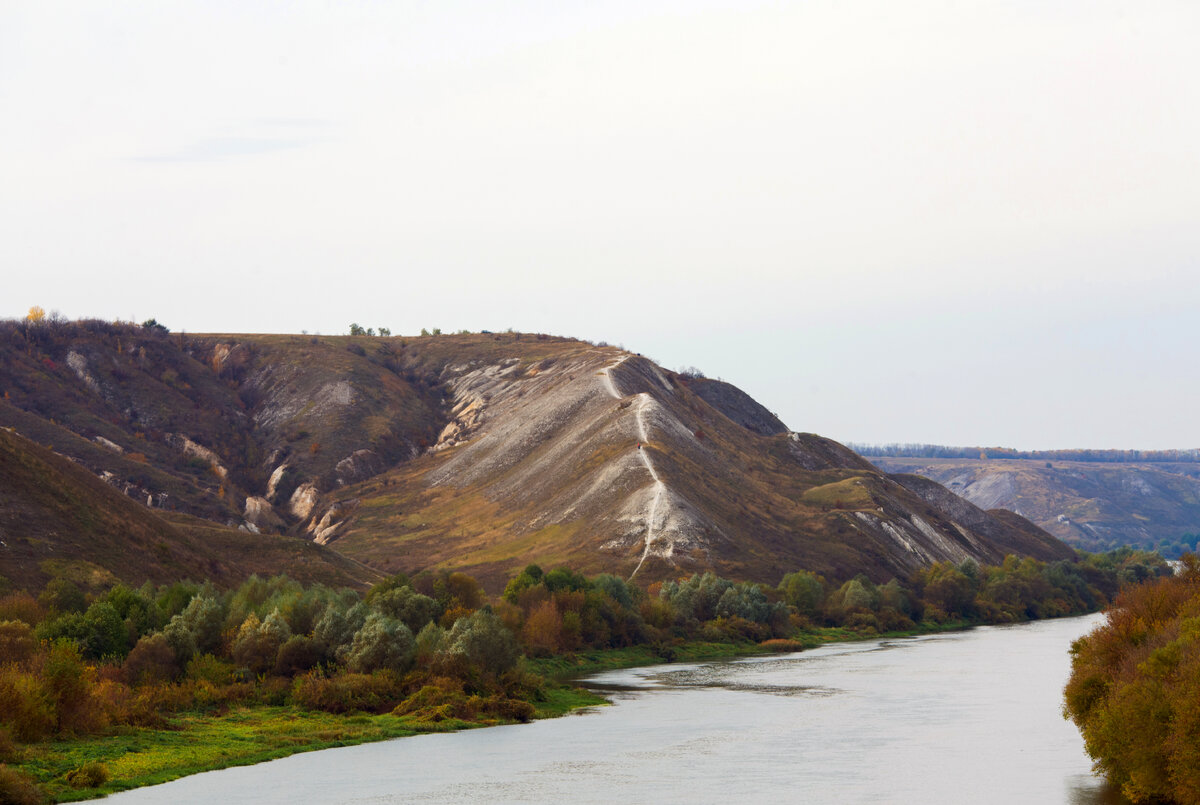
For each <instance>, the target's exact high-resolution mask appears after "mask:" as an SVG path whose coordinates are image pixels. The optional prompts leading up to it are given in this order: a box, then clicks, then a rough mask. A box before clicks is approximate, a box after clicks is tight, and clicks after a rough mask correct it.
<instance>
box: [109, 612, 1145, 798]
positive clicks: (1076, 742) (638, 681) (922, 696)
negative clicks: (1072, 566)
mask: <svg viewBox="0 0 1200 805" xmlns="http://www.w3.org/2000/svg"><path fill="white" fill-rule="evenodd" d="M1099 618H1100V616H1098V615H1093V616H1089V617H1085V618H1066V619H1060V620H1053V621H1041V622H1037V623H1030V624H1022V625H1017V626H1000V627H982V628H978V629H973V630H970V631H966V632H958V633H952V634H942V635H932V636H924V637H915V638H904V639H881V640H873V641H867V642H861V643H842V644H836V645H830V646H825V647H822V648H818V649H814V650H811V651H806V652H802V653H799V654H789V655H784V656H781V657H771V658H753V659H746V660H737V661H722V662H716V663H704V664H696V665H663V666H655V667H651V668H638V669H632V670H628V671H618V672H611V673H605V674H601V675H599V676H595V677H591V682H592V683H594V684H595V685H597V686H601V687H603V688H605V689H606V690H608V691H610V695H612V697H613V705H612V706H611V707H601V708H595V709H593V710H591V711H588V712H586V713H583V714H577V715H572V716H568V717H565V718H559V719H551V720H548V721H539V722H536V723H534V724H525V725H514V726H505V727H492V728H489V729H479V730H468V731H465V732H459V733H453V734H444V735H425V736H420V737H415V738H402V739H399V740H394V741H387V742H383V743H375V744H364V745H360V746H353V747H345V748H340V749H329V750H324V751H320V752H310V753H306V754H301V755H293V756H292V757H289V758H284V759H282V760H276V761H272V762H270V763H264V764H260V765H257V766H246V767H240V768H236V769H226V770H223V771H217V772H209V773H206V774H199V775H195V776H192V777H187V778H184V779H182V780H177V781H175V782H173V783H167V784H165V785H161V786H154V787H152V788H144V789H139V790H136V791H130V792H126V793H123V794H118V795H114V796H112V797H110V798H109V801H112V802H117V803H135V802H172V803H202V804H203V805H214V804H220V805H225V804H227V803H242V802H246V803H249V802H253V803H281V804H282V803H288V804H289V805H291V803H298V802H322V803H380V804H382V803H408V802H486V803H497V802H522V803H523V802H544V803H549V802H556V803H557V802H614V801H619V802H629V803H635V802H655V803H663V802H680V803H682V802H722V803H724V802H738V801H757V802H797V801H799V802H813V803H955V805H957V803H964V802H970V803H1046V804H1047V805H1053V804H1054V803H1071V805H1102V804H1103V805H1109V804H1110V803H1121V802H1123V801H1124V800H1123V799H1122V798H1121V797H1119V796H1118V795H1117V794H1115V793H1114V792H1112V791H1111V790H1109V789H1108V787H1107V786H1105V785H1104V783H1103V782H1102V781H1101V780H1100V779H1098V778H1097V777H1095V776H1094V775H1093V774H1092V773H1091V764H1090V761H1089V760H1088V758H1087V756H1086V755H1085V754H1084V751H1083V742H1082V740H1081V739H1080V737H1079V734H1078V732H1077V731H1076V729H1075V726H1074V725H1073V724H1072V723H1070V722H1068V721H1065V720H1064V719H1063V718H1062V716H1061V700H1062V688H1063V685H1064V684H1065V683H1066V680H1067V676H1068V673H1069V658H1068V655H1067V649H1068V647H1069V646H1070V643H1071V641H1072V640H1074V639H1075V638H1076V637H1078V636H1080V635H1082V634H1084V633H1086V632H1087V631H1089V630H1090V629H1091V628H1093V627H1094V626H1095V625H1096V624H1097V623H1098V621H1099Z"/></svg>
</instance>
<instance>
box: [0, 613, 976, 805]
mask: <svg viewBox="0 0 1200 805" xmlns="http://www.w3.org/2000/svg"><path fill="white" fill-rule="evenodd" d="M972 625H973V624H969V623H966V622H954V623H950V624H937V625H934V624H929V625H927V626H926V627H924V628H919V629H915V630H910V631H906V632H894V633H888V634H886V635H878V634H875V633H873V632H856V631H854V630H851V629H846V628H841V627H823V628H816V629H810V630H806V631H804V632H801V633H798V634H796V635H795V636H794V637H793V638H790V639H787V640H774V641H766V643H716V642H704V641H685V642H681V643H678V644H672V645H669V646H657V647H653V646H631V647H627V648H619V649H604V650H597V651H583V652H577V653H573V654H568V655H557V656H552V657H544V658H536V659H527V660H525V663H526V667H527V670H528V671H530V672H531V673H535V674H537V675H539V676H542V677H543V678H545V679H546V680H547V682H546V684H545V685H544V686H543V687H542V688H541V689H540V691H539V693H538V694H537V696H536V697H535V698H534V699H533V701H532V702H531V703H532V704H533V706H534V708H535V709H534V713H533V718H534V719H544V718H554V717H558V716H562V715H565V714H567V713H570V712H572V711H575V710H579V709H582V708H587V707H595V706H602V705H605V704H607V703H608V702H607V700H606V699H605V698H603V697H601V696H599V695H597V694H595V693H592V692H591V691H588V690H586V689H584V688H581V687H578V686H576V685H573V684H571V682H570V681H571V680H575V679H578V678H580V677H582V676H586V675H588V674H593V673H598V672H601V671H609V670H617V669H622V668H634V667H641V666H648V665H659V664H662V663H668V662H680V663H690V662H707V661H712V660H720V659H735V658H738V657H748V656H754V655H765V654H771V653H778V652H781V651H799V650H804V649H809V648H814V647H816V646H821V645H826V644H830V643H836V642H851V641H858V640H866V639H872V638H878V637H881V636H884V637H905V636H912V635H915V634H928V633H932V632H940V631H951V630H958V629H963V628H970V627H971V626H972ZM506 723H514V722H512V721H511V720H507V719H501V718H477V719H474V720H466V719H459V718H447V719H444V720H440V721H431V720H428V719H424V718H421V717H419V716H414V715H394V714H391V713H384V714H379V715H374V714H367V713H354V714H347V715H337V714H332V713H327V712H323V711H320V710H307V709H304V708H301V707H297V706H295V705H276V706H270V705H251V706H238V707H232V708H229V709H228V710H225V711H218V712H211V713H183V714H179V715H177V716H174V717H171V718H168V719H166V723H165V725H164V726H163V727H162V728H158V729H150V728H132V727H127V728H122V729H120V730H118V731H116V732H114V734H111V735H103V736H84V737H79V738H75V739H69V740H56V741H46V742H42V743H36V744H30V745H27V746H24V747H23V748H22V750H21V753H20V759H19V762H18V763H17V764H14V765H16V766H17V767H18V768H19V769H20V770H21V771H23V772H25V773H27V774H29V775H31V776H32V777H33V778H34V780H35V781H36V782H37V783H38V785H39V786H41V787H42V789H43V791H44V792H45V794H46V795H47V796H48V797H50V798H51V800H52V801H54V802H74V801H80V800H86V799H92V798H94V797H98V796H103V795H105V794H111V793H115V792H117V791H125V790H129V789H133V788H141V787H143V786H149V785H157V784H159V783H164V782H167V781H170V780H175V779H178V778H180V777H186V776H188V775H192V774H199V773H201V772H206V771H214V770H217V769H224V768H230V767H233V766H246V765H252V764H255V763H263V762H265V761H269V760H275V759H278V758H282V757H287V756H289V755H293V754H297V753H300V752H311V751H315V750H320V749H330V748H334V747H340V746H352V745H356V744H362V743H371V742H375V741H384V740H389V739H392V738H404V737H410V736H413V735H422V734H430V733H441V732H453V731H457V730H464V729H474V728H478V727H488V726H496V725H499V724H506ZM89 766H91V767H93V768H96V767H103V769H104V770H105V772H106V773H107V779H106V780H105V781H104V782H103V783H101V784H100V785H98V786H96V787H89V788H75V787H72V786H71V785H70V783H69V782H68V777H69V775H71V773H72V772H73V771H75V770H78V769H83V768H87V767H89Z"/></svg>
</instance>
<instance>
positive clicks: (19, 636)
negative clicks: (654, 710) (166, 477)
mask: <svg viewBox="0 0 1200 805" xmlns="http://www.w3.org/2000/svg"><path fill="white" fill-rule="evenodd" d="M1167 572H1169V570H1168V568H1167V566H1166V565H1165V563H1163V562H1162V560H1161V559H1160V558H1159V557H1157V556H1156V555H1153V554H1144V553H1140V552H1136V551H1130V550H1128V549H1124V550H1122V551H1117V552H1112V553H1109V554H1103V555H1101V554H1094V555H1089V556H1086V557H1085V558H1083V559H1082V560H1081V561H1078V562H1052V563H1044V562H1039V561H1037V560H1034V559H1018V558H1016V557H1008V558H1007V559H1006V560H1005V561H1004V562H1003V563H1002V564H1001V565H998V566H980V565H977V564H975V563H974V562H971V561H968V562H964V563H961V564H957V565H956V564H952V563H949V562H942V563H939V564H936V565H933V566H932V567H929V568H925V569H922V570H920V571H918V572H917V573H915V574H913V575H912V576H911V577H909V578H906V579H903V580H901V579H891V580H889V581H888V582H887V583H886V584H876V583H874V582H872V581H871V580H870V579H869V578H867V577H866V576H862V575H860V576H856V577H854V578H852V579H848V580H845V581H842V582H833V581H830V580H827V579H825V578H823V577H821V576H820V575H817V574H814V573H810V572H807V571H797V572H793V573H789V574H787V575H786V576H784V577H783V579H782V580H781V581H780V583H779V584H778V585H775V586H770V585H765V584H754V583H749V582H738V581H733V580H730V579H725V578H721V577H719V576H716V575H714V574H712V573H704V574H697V575H693V576H690V577H687V578H680V579H678V580H671V581H667V582H662V583H656V584H653V585H651V586H650V587H648V588H645V589H643V588H641V587H638V586H635V585H632V584H630V583H628V582H626V581H625V580H623V579H621V578H618V577H616V576H613V575H611V574H605V573H602V574H599V575H596V576H593V577H590V578H589V577H586V576H584V575H583V574H580V573H577V572H575V571H573V570H571V569H569V568H562V567H560V568H554V569H551V570H549V571H544V570H543V569H542V568H541V567H540V566H538V565H529V566H527V567H525V568H524V569H522V570H521V571H520V572H519V573H517V574H515V575H514V576H513V577H512V578H511V579H510V581H509V582H508V584H507V586H506V587H505V589H504V592H503V594H502V595H500V596H499V597H497V598H495V599H489V597H488V596H487V595H486V594H485V593H484V591H483V589H482V588H481V587H480V585H479V584H478V583H477V582H476V580H475V579H474V578H472V577H470V576H468V575H466V574H463V573H448V572H441V573H422V574H420V575H418V576H416V577H414V578H412V579H409V578H408V577H406V576H404V575H396V576H391V577H388V578H387V579H385V580H383V581H381V582H380V583H378V584H376V585H375V586H373V587H371V588H370V589H369V590H367V591H366V592H365V593H360V592H358V591H355V590H351V589H334V588H330V587H326V586H323V585H321V584H313V585H308V586H305V585H302V584H301V583H299V582H297V581H295V580H293V579H290V578H288V577H287V576H275V577H272V578H259V577H257V576H252V577H251V578H250V579H248V580H247V581H245V582H244V583H242V584H241V585H239V586H238V587H236V588H233V589H228V590H221V589H218V588H217V587H216V586H214V585H213V584H211V583H207V582H205V583H196V582H188V581H183V582H178V583H175V584H170V585H159V586H155V585H152V584H149V583H147V584H145V585H143V586H141V587H139V588H132V587H130V586H128V585H125V584H116V585H114V586H112V587H110V588H108V589H105V590H102V591H99V592H97V593H94V594H92V595H87V594H85V592H84V591H83V590H81V589H80V588H79V587H78V586H76V585H75V584H74V583H72V582H71V581H69V580H67V579H63V578H57V579H53V580H51V581H50V582H49V583H48V584H47V585H46V586H45V588H44V589H42V590H41V591H40V593H39V594H38V595H37V596H34V595H33V594H32V593H29V592H26V591H18V592H10V593H8V594H6V595H4V596H0V658H2V659H0V763H4V762H12V761H14V760H17V759H19V757H20V755H21V750H20V745H21V744H25V743H33V742H40V741H45V740H48V739H52V738H66V737H72V736H81V735H95V734H107V733H110V732H112V731H113V730H120V729H128V728H138V727H162V726H165V725H167V724H169V723H170V719H171V718H172V717H173V716H175V715H177V714H180V713H186V712H220V711H223V710H225V709H228V708H230V707H234V706H256V705H278V704H290V705H295V706H298V707H301V708H305V709H310V710H323V711H327V712H331V713H347V712H353V711H363V712H371V713H388V712H391V713H394V714H396V715H405V716H412V717H415V718H418V719H421V720H422V721H428V722H440V721H444V720H450V719H458V720H464V721H476V722H485V723H495V722H497V721H523V720H528V719H529V718H530V717H531V716H532V715H533V713H534V710H535V703H536V702H538V701H541V700H543V698H544V697H545V696H546V684H547V683H546V682H545V680H543V679H542V678H541V677H539V676H537V675H536V674H534V673H532V672H531V670H530V666H529V665H528V664H527V663H526V662H524V661H523V660H522V659H521V658H522V655H525V656H528V657H551V656H556V655H565V654H571V653H573V652H579V651H583V650H599V649H608V648H621V647H628V646H649V647H651V648H652V650H653V651H654V653H656V654H657V655H658V656H660V657H661V658H663V659H664V660H670V659H671V658H673V656H674V652H675V651H676V649H678V648H679V647H680V646H681V645H683V644H685V643H686V642H688V641H707V642H716V643H732V644H739V645H745V646H751V645H754V644H763V645H765V646H767V647H772V648H777V649H797V648H800V647H801V646H802V645H803V643H802V642H798V641H799V640H800V639H802V638H803V637H804V636H805V635H806V634H811V633H812V632H813V631H814V630H818V629H820V628H822V627H840V628H843V629H847V630H853V631H855V632H857V633H859V634H865V635H870V634H877V633H882V632H890V631H905V630H914V629H919V628H930V627H934V626H936V625H939V624H941V625H945V624H950V625H953V624H959V623H982V622H1011V621H1019V620H1026V619H1031V618H1042V617H1053V616H1059V615H1068V614H1075V613H1081V612H1086V611H1092V610H1094V609H1096V608H1098V607H1099V606H1102V605H1104V604H1105V603H1107V602H1108V601H1110V600H1112V598H1113V597H1114V596H1115V595H1116V594H1117V592H1118V590H1119V589H1120V588H1121V587H1122V586H1123V585H1126V584H1129V583H1133V582H1138V581H1142V580H1145V579H1147V578H1152V577H1154V576H1157V575H1161V574H1163V573H1167ZM14 774H17V773H16V772H13V771H12V770H11V769H7V770H6V769H4V768H3V767H0V790H2V789H3V788H4V786H5V785H6V783H5V780H6V779H8V780H10V782H11V780H12V779H15V778H13V775H14ZM100 776H103V774H100ZM83 779H88V780H91V779H95V778H94V777H86V776H85V777H84V778H83Z"/></svg>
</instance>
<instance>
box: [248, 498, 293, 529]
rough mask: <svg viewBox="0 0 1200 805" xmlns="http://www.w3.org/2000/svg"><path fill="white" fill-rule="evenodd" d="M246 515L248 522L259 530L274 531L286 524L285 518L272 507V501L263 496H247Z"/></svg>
mask: <svg viewBox="0 0 1200 805" xmlns="http://www.w3.org/2000/svg"><path fill="white" fill-rule="evenodd" d="M244 517H245V519H246V522H247V523H250V524H251V525H253V526H254V527H255V528H256V529H257V530H258V532H262V531H266V530H272V531H273V530H276V529H280V528H283V525H284V523H283V520H281V519H280V518H279V515H277V514H275V510H274V509H272V508H271V503H270V501H268V500H267V499H266V498H262V497H250V498H246V512H245V515H244Z"/></svg>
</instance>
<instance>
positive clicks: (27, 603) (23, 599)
mask: <svg viewBox="0 0 1200 805" xmlns="http://www.w3.org/2000/svg"><path fill="white" fill-rule="evenodd" d="M43 617H45V613H44V612H43V611H42V607H41V605H40V604H38V602H37V599H35V598H34V597H33V596H32V595H30V594H29V593H27V592H25V591H24V590H21V591H20V592H15V593H9V594H8V595H5V596H3V597H0V621H24V622H25V623H28V624H29V625H30V626H37V625H38V624H39V623H41V622H42V618H43Z"/></svg>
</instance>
